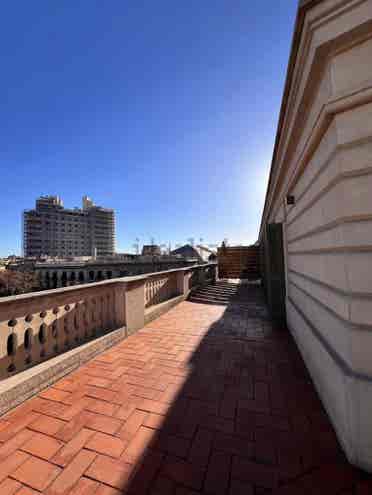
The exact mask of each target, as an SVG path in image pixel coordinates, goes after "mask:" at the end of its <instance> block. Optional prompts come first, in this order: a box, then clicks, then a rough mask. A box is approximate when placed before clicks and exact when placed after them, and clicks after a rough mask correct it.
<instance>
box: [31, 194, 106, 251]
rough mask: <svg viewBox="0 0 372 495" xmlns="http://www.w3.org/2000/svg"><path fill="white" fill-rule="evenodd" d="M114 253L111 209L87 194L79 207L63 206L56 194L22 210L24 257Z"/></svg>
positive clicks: (41, 198)
mask: <svg viewBox="0 0 372 495" xmlns="http://www.w3.org/2000/svg"><path fill="white" fill-rule="evenodd" d="M114 252H115V213H114V210H112V209H108V208H102V207H101V206H96V205H95V204H94V203H93V201H92V200H91V199H90V198H88V197H87V196H84V197H83V204H82V208H81V209H80V208H73V209H68V208H64V206H63V202H62V200H61V198H60V197H59V196H41V197H40V198H38V199H37V200H36V207H35V209H33V210H26V211H24V212H23V253H24V256H41V255H47V256H55V257H61V258H63V257H66V256H94V255H98V256H107V255H112V254H114Z"/></svg>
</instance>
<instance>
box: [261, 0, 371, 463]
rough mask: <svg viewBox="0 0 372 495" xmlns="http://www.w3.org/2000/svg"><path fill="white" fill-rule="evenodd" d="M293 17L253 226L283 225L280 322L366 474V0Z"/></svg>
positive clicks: (325, 5) (327, 1) (327, 3)
mask: <svg viewBox="0 0 372 495" xmlns="http://www.w3.org/2000/svg"><path fill="white" fill-rule="evenodd" d="M311 4H313V6H312V7H311ZM301 15H302V16H303V25H302V27H301V25H300V22H302V21H300V18H301ZM301 15H300V16H299V20H298V24H297V26H298V27H299V28H300V36H299V38H298V39H297V40H295V45H294V49H296V48H297V49H298V51H297V52H296V55H295V57H294V59H293V60H292V61H294V64H293V67H292V69H293V70H292V71H291V72H290V79H289V81H288V89H289V91H288V93H287V95H286V98H287V100H286V101H287V103H286V104H285V105H284V107H283V108H284V110H283V116H284V118H283V120H282V122H281V126H280V129H279V135H278V136H279V137H278V141H277V148H276V152H275V155H274V161H273V166H272V181H271V185H270V189H269V191H268V195H267V200H266V205H265V212H264V217H263V225H265V223H269V222H281V221H283V225H284V239H285V244H286V245H285V258H286V260H285V261H286V281H287V299H286V300H287V320H288V325H289V327H290V330H291V331H292V333H293V334H294V337H295V339H296V341H297V343H298V345H299V347H300V349H301V352H302V353H303V356H304V358H305V361H306V363H307V366H308V367H309V370H310V372H311V375H312V377H313V379H314V382H315V384H316V386H317V388H318V391H319V393H320V396H321V398H322V400H323V402H324V405H325V407H326V409H327V410H328V412H329V414H330V417H331V419H332V421H333V424H334V426H335V428H336V431H337V433H338V436H339V439H340V441H341V442H342V444H343V445H344V447H345V450H346V453H347V455H348V457H349V459H350V461H351V462H353V463H355V464H357V465H360V466H362V467H364V468H366V469H369V470H372V421H371V419H370V417H368V414H367V413H366V411H368V410H369V411H371V410H372V359H371V355H372V0H365V1H353V0H344V1H341V0H338V1H337V0H324V1H322V2H320V3H314V2H313V3H312V2H310V7H309V9H308V10H306V11H303V12H302V13H301ZM287 194H291V195H294V196H295V205H293V206H287V205H286V204H285V198H286V195H287Z"/></svg>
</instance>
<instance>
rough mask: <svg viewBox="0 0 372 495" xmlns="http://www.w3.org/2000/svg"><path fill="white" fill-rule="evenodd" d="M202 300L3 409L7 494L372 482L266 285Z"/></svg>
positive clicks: (347, 490) (1, 448)
mask: <svg viewBox="0 0 372 495" xmlns="http://www.w3.org/2000/svg"><path fill="white" fill-rule="evenodd" d="M192 301H193V302H184V303H182V304H180V305H178V306H177V307H175V308H174V309H172V310H171V311H169V312H168V313H167V314H165V315H163V316H162V317H161V318H159V319H158V320H156V321H154V322H152V323H151V324H149V325H148V326H147V327H145V328H144V329H142V330H140V331H139V332H138V333H136V334H135V335H134V336H132V337H130V338H128V339H127V340H125V341H123V342H122V343H120V344H118V345H116V346H115V347H113V348H112V349H110V350H109V351H108V352H106V353H104V354H101V355H100V356H98V357H96V358H95V359H93V360H92V361H90V362H89V363H88V364H86V365H84V366H82V367H81V368H80V369H79V370H78V371H76V372H74V373H72V374H70V375H68V376H67V377H65V378H64V379H62V380H60V381H59V382H57V383H56V384H55V385H54V386H53V387H51V388H49V389H47V390H45V391H43V392H41V393H40V394H39V395H38V396H37V397H35V398H33V399H31V400H29V401H27V402H26V403H25V404H23V405H21V406H20V407H18V408H17V409H15V410H14V411H12V412H11V413H9V414H8V415H6V416H4V417H2V418H1V419H0V495H6V494H17V495H26V494H35V493H44V494H48V495H61V494H68V493H69V494H74V495H80V494H81V495H88V494H95V495H114V494H120V493H129V494H132V493H133V494H149V495H171V494H172V495H192V494H198V493H203V494H211V495H213V494H216V495H220V494H221V495H222V494H224V495H233V494H234V495H235V494H236V495H240V494H244V495H250V494H256V495H257V494H265V493H278V494H288V495H292V494H340V495H347V494H349V495H350V494H354V495H362V494H367V493H372V482H371V481H370V478H369V477H368V476H367V475H366V474H364V473H362V472H360V471H358V470H357V469H354V468H352V467H351V466H350V465H349V464H348V463H347V461H346V460H345V459H344V457H343V454H342V452H341V450H340V448H339V446H338V443H337V440H336V437H335V434H334V432H333V429H332V427H331V425H330V423H329V421H328V419H327V416H326V415H325V413H324V411H323V409H322V406H321V404H320V401H319V399H318V397H317V394H316V392H315V390H314V388H313V386H312V384H311V382H310V380H309V377H308V375H307V372H306V370H305V367H304V365H303V362H302V361H301V358H300V356H299V353H298V352H297V350H296V347H295V345H294V343H293V341H292V339H291V338H290V337H289V335H288V333H287V332H286V331H285V330H284V329H275V330H274V329H272V328H271V325H270V322H269V320H268V318H267V314H266V309H265V306H264V304H263V302H262V300H261V294H260V291H259V289H257V288H255V287H251V286H250V287H248V286H236V285H231V284H227V283H219V284H218V285H216V286H214V287H209V288H206V289H205V290H203V291H201V292H200V293H199V294H197V295H196V296H195V297H194V298H193V300H192Z"/></svg>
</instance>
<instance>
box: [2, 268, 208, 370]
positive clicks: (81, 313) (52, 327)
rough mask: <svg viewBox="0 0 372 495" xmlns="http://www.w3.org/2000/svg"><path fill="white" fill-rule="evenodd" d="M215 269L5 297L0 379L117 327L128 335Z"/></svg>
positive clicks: (118, 279) (153, 275) (153, 274)
mask: <svg viewBox="0 0 372 495" xmlns="http://www.w3.org/2000/svg"><path fill="white" fill-rule="evenodd" d="M215 275H216V265H214V264H206V265H197V266H194V267H188V268H181V269H174V270H168V271H165V272H156V273H151V274H146V275H139V276H135V277H123V278H116V279H111V280H107V281H102V282H97V283H93V284H89V285H75V286H73V287H66V288H60V289H54V290H49V291H44V292H37V293H29V294H22V295H19V296H12V297H5V298H2V299H1V300H0V360H1V361H0V379H4V378H7V377H9V376H12V375H14V374H16V373H18V372H20V371H23V370H26V369H27V368H29V367H32V366H34V365H36V364H38V363H41V362H42V361H46V360H48V359H51V358H53V357H55V356H57V355H59V354H62V353H64V352H66V351H69V350H71V349H72V348H74V347H75V348H76V347H78V346H80V345H82V344H84V343H86V342H88V341H91V340H94V339H96V338H97V337H100V336H102V335H105V334H107V333H110V332H111V331H113V330H115V329H119V328H123V327H124V328H125V333H124V336H126V335H128V334H130V333H132V332H133V331H135V330H137V329H138V328H141V327H142V326H143V325H144V324H145V322H147V321H150V320H151V319H153V318H154V317H157V316H158V315H159V314H161V312H164V311H166V310H167V309H168V308H169V307H171V306H172V305H174V304H176V303H177V302H179V301H180V300H183V299H185V298H186V297H187V296H188V294H189V292H190V290H192V289H193V288H194V287H196V286H199V285H202V284H204V283H207V282H211V281H213V280H215Z"/></svg>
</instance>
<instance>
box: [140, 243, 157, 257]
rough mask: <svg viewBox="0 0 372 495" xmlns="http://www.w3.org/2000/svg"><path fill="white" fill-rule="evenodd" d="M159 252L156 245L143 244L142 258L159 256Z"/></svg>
mask: <svg viewBox="0 0 372 495" xmlns="http://www.w3.org/2000/svg"><path fill="white" fill-rule="evenodd" d="M160 255H161V250H160V247H159V246H158V245H157V244H145V245H144V246H143V248H142V256H160Z"/></svg>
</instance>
